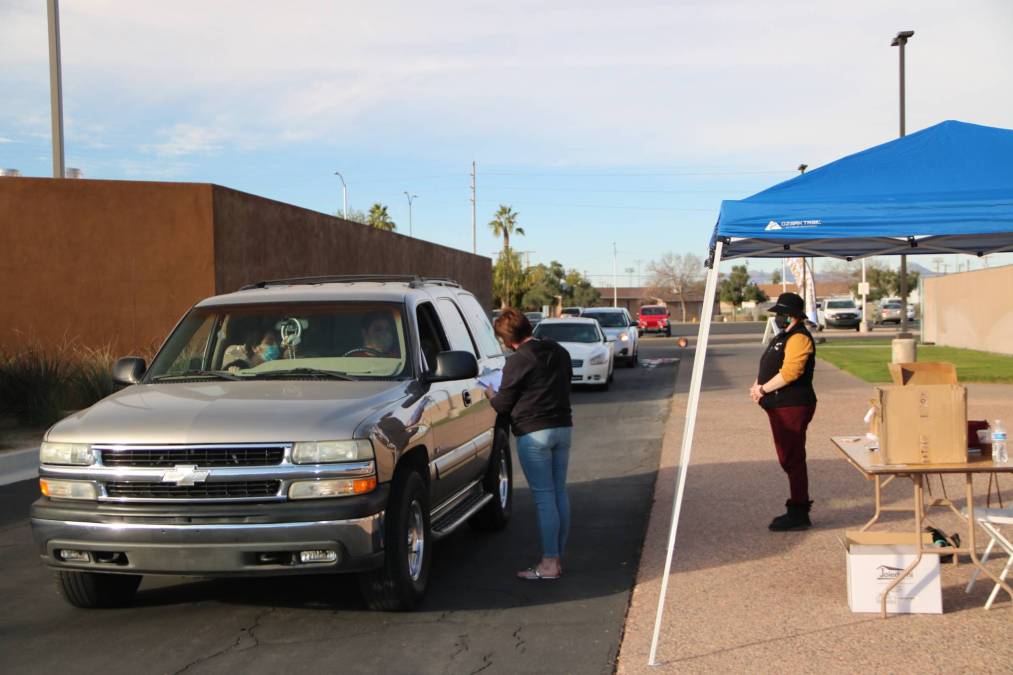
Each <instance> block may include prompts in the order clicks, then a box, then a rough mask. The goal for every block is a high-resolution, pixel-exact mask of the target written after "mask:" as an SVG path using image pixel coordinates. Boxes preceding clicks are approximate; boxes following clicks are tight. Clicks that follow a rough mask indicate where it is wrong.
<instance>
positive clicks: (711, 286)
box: [647, 240, 723, 666]
mask: <svg viewBox="0 0 1013 675" xmlns="http://www.w3.org/2000/svg"><path fill="white" fill-rule="evenodd" d="M722 246H723V243H722V242H721V240H718V241H717V243H715V245H714V260H713V262H712V263H711V269H710V272H708V274H707V284H706V286H705V287H704V292H703V315H702V316H701V317H700V329H699V331H698V332H697V338H696V349H695V352H694V354H693V375H692V377H691V378H690V382H689V399H688V401H687V404H686V421H685V424H684V426H683V429H682V450H681V452H680V454H679V484H678V487H677V488H676V491H675V499H674V500H673V502H672V523H671V526H670V528H669V532H668V553H667V554H666V556H665V571H664V573H663V574H662V576H661V591H659V594H658V613H657V615H656V616H655V619H654V636H653V637H652V638H651V656H650V658H649V659H648V661H647V663H648V665H651V666H654V665H657V663H656V661H655V657H656V656H657V652H658V638H659V637H660V635H661V624H662V620H663V619H664V614H665V595H666V594H667V593H668V577H669V575H670V574H671V571H672V557H673V555H674V554H675V538H676V533H677V532H678V529H679V514H680V512H681V511H682V495H683V492H684V491H685V489H686V472H687V471H688V470H689V458H690V455H691V454H692V452H693V432H694V431H695V430H696V411H697V406H698V405H699V403H700V389H701V388H702V385H703V366H704V361H705V360H706V359H707V342H708V341H709V340H710V333H711V319H712V318H713V316H714V296H715V294H716V293H717V287H718V268H719V267H720V266H721V250H722Z"/></svg>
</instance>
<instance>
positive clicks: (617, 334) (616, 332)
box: [582, 307, 640, 368]
mask: <svg viewBox="0 0 1013 675" xmlns="http://www.w3.org/2000/svg"><path fill="white" fill-rule="evenodd" d="M582 316H583V317H584V318H586V319H594V320H596V321H597V322H598V325H599V326H601V329H602V331H604V333H605V335H607V336H608V338H609V339H610V340H612V341H614V342H615V344H614V345H613V347H614V351H615V358H616V360H619V359H622V361H623V363H625V364H626V365H627V366H628V367H630V368H632V367H633V366H634V365H636V363H637V361H638V360H639V359H640V340H639V335H640V332H639V330H638V329H637V322H636V321H634V320H633V318H632V317H631V316H630V313H629V312H628V311H626V308H625V307H589V308H588V309H585V310H584V314H583V315H582Z"/></svg>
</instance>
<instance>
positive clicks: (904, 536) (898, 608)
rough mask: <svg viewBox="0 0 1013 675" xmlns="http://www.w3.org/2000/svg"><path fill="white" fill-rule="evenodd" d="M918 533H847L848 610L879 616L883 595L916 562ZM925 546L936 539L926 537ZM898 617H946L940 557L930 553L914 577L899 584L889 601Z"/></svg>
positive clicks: (888, 607)
mask: <svg viewBox="0 0 1013 675" xmlns="http://www.w3.org/2000/svg"><path fill="white" fill-rule="evenodd" d="M915 541H916V540H915V535H914V533H913V532H912V533H902V532H847V533H846V540H845V545H846V553H845V557H846V559H847V567H848V607H850V608H851V611H852V612H879V611H880V602H881V601H882V598H883V593H884V592H885V591H886V588H887V586H889V585H890V584H891V583H892V582H893V580H894V579H896V578H897V577H898V576H899V575H900V574H901V573H902V572H903V571H904V570H905V569H907V567H908V565H910V564H911V563H913V562H914V560H915V557H916V555H917V554H916V553H915ZM922 543H923V544H925V545H928V544H931V543H932V535H930V534H928V533H925V534H924V535H923V538H922ZM886 608H887V611H889V612H893V613H897V614H942V613H943V594H942V587H941V584H940V580H939V555H938V554H933V553H926V554H924V555H922V559H921V562H920V563H918V566H917V567H915V568H914V570H912V571H911V574H909V575H907V576H906V577H904V579H903V580H902V581H901V582H900V583H899V584H897V586H896V587H895V588H894V589H893V591H891V592H890V595H889V596H887V600H886Z"/></svg>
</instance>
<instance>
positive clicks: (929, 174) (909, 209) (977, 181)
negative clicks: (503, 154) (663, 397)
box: [649, 121, 1013, 665]
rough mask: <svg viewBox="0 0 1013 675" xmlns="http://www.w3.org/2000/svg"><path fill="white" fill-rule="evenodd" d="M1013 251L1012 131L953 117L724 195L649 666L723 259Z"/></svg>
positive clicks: (713, 241)
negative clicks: (748, 192) (746, 193)
mask: <svg viewBox="0 0 1013 675" xmlns="http://www.w3.org/2000/svg"><path fill="white" fill-rule="evenodd" d="M1006 251H1013V130H1009V129H998V128H995V127H985V126H979V125H976V124H968V123H966V122H956V121H947V122H942V123H940V124H937V125H935V126H932V127H929V128H927V129H924V130H922V131H919V132H917V133H914V134H910V135H909V136H905V137H903V138H898V139H896V140H893V141H890V142H888V143H883V144H882V145H877V146H875V147H872V148H869V149H868V150H863V151H862V152H859V153H856V154H854V155H848V156H847V157H844V158H842V159H839V160H837V161H835V162H832V163H830V164H827V165H826V166H823V167H820V168H819V169H815V170H813V171H810V172H809V173H806V174H803V175H800V176H798V177H796V178H793V179H791V180H788V181H785V182H783V183H779V184H777V185H775V186H773V187H770V188H768V189H766V190H764V191H762V192H758V193H757V194H755V195H753V196H752V197H748V198H746V199H741V200H726V201H723V202H722V203H721V213H720V215H719V217H718V222H717V225H716V226H715V228H714V235H713V237H712V238H711V247H710V256H709V258H708V261H707V266H708V267H709V268H710V270H709V272H708V275H707V284H706V286H705V290H704V301H703V312H702V316H701V317H700V330H699V335H698V338H697V346H696V357H695V358H694V359H693V374H692V377H691V379H690V390H689V400H688V403H687V410H686V422H685V426H684V428H683V436H682V451H681V456H680V461H679V479H678V487H677V489H676V494H675V499H674V504H673V508H672V523H671V529H670V531H669V540H668V555H667V558H666V561H665V571H664V575H663V577H662V584H661V592H660V597H659V599H658V611H657V616H656V619H655V625H654V638H653V640H652V643H651V655H650V660H649V663H650V664H651V665H654V664H655V655H656V651H657V643H658V637H659V633H660V628H661V621H662V617H663V613H664V606H665V594H666V592H667V590H668V578H669V574H670V572H671V566H672V555H673V552H674V550H675V540H676V533H677V530H678V525H679V514H680V511H681V509H682V498H683V491H684V489H685V485H686V472H687V469H688V467H689V460H690V455H691V453H692V448H693V432H694V429H695V425H696V413H697V407H698V404H699V400H700V387H701V383H702V381H703V368H704V361H705V359H706V357H707V342H708V339H709V337H710V323H711V318H712V316H711V315H712V312H713V308H714V297H715V291H716V289H717V278H718V268H719V267H720V264H721V261H722V260H724V259H729V258H731V259H734V258H786V257H798V256H801V257H814V256H826V257H832V258H838V259H843V260H856V259H860V258H865V257H869V256H877V255H917V254H936V255H939V254H942V253H966V254H971V255H977V256H982V255H987V254H989V253H998V252H1006Z"/></svg>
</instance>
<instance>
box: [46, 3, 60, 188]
mask: <svg viewBox="0 0 1013 675" xmlns="http://www.w3.org/2000/svg"><path fill="white" fill-rule="evenodd" d="M46 6H47V7H46V9H47V13H48V16H49V109H50V115H51V116H52V118H53V178H63V170H64V160H63V69H62V68H61V67H60V3H59V0H48V2H47V3H46Z"/></svg>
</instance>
